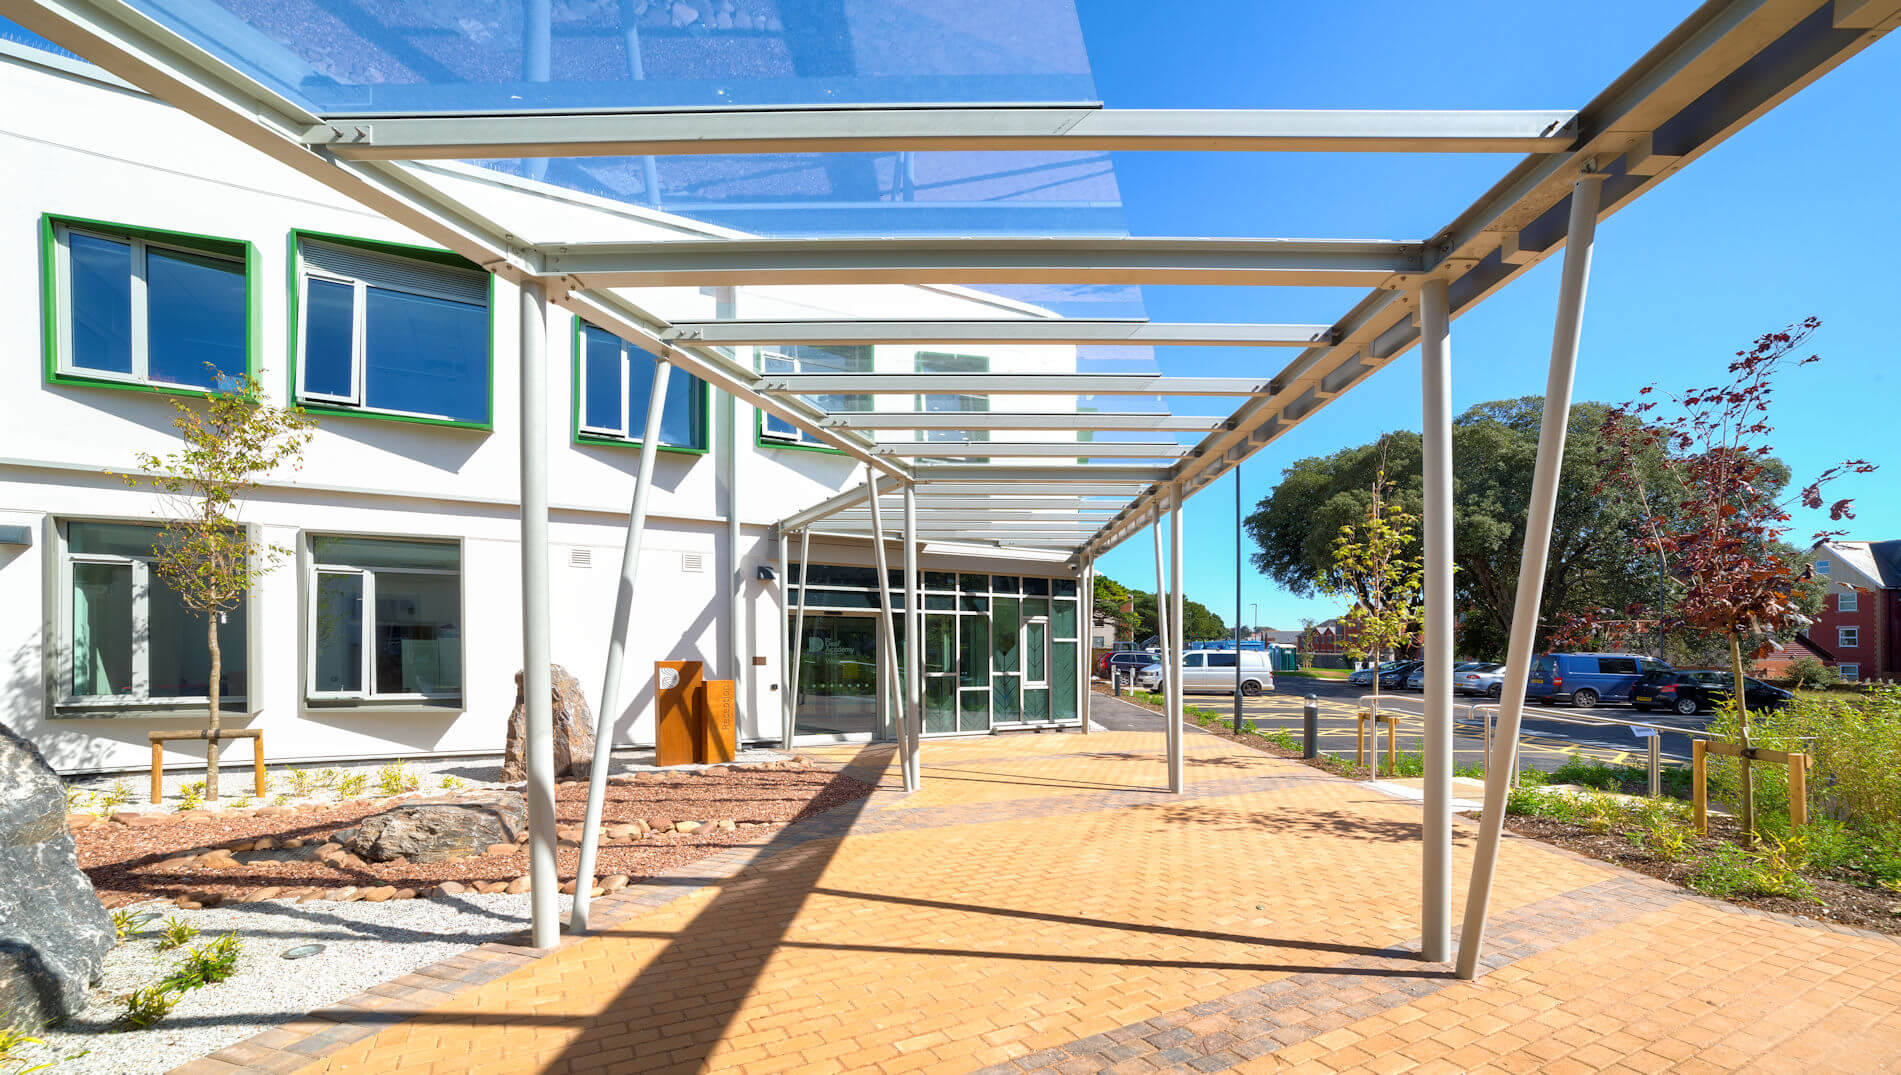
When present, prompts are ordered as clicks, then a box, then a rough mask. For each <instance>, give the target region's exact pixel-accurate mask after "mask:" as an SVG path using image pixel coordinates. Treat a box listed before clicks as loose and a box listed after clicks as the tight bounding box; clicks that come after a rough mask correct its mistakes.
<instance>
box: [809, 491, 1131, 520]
mask: <svg viewBox="0 0 1901 1075" xmlns="http://www.w3.org/2000/svg"><path fill="white" fill-rule="evenodd" d="M930 488H931V487H930V486H928V485H920V486H918V487H917V489H918V494H917V500H918V508H919V510H921V511H930V512H940V511H1000V512H1006V513H1008V512H1013V511H1067V512H1078V513H1083V514H1088V515H1113V514H1115V513H1116V512H1118V511H1120V510H1122V498H1117V499H1114V500H1096V501H1090V500H1083V499H1080V498H1076V497H1068V498H1064V497H1049V498H1047V499H1030V498H1027V497H1015V496H999V497H994V498H985V497H941V496H932V495H931V494H930V493H929V492H928V490H929V489H930ZM1134 492H1140V490H1134ZM1128 495H1129V494H1126V493H1125V494H1123V496H1124V497H1126V496H1128ZM858 510H859V509H857V508H848V509H846V511H845V512H844V514H847V515H850V514H853V513H855V512H857V511H858Z"/></svg>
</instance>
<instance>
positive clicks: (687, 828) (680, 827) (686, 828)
mask: <svg viewBox="0 0 1901 1075" xmlns="http://www.w3.org/2000/svg"><path fill="white" fill-rule="evenodd" d="M701 827H702V826H701V824H700V823H699V822H697V821H676V822H674V823H673V831H674V832H698V831H700V829H701Z"/></svg>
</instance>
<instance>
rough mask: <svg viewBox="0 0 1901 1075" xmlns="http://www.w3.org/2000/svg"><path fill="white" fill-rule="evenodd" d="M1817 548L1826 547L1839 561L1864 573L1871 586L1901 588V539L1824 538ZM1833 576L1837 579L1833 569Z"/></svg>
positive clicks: (1861, 573) (1862, 574)
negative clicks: (1850, 539) (1856, 539)
mask: <svg viewBox="0 0 1901 1075" xmlns="http://www.w3.org/2000/svg"><path fill="white" fill-rule="evenodd" d="M1816 549H1817V550H1818V551H1819V550H1822V549H1826V550H1827V551H1828V553H1829V554H1830V556H1831V557H1832V558H1833V559H1834V560H1835V561H1836V562H1837V563H1840V564H1843V565H1845V566H1847V567H1848V568H1850V569H1852V570H1853V571H1854V572H1855V573H1856V574H1859V575H1861V576H1862V577H1863V578H1864V579H1865V580H1866V581H1867V582H1869V583H1870V584H1871V586H1872V587H1879V588H1880V589H1884V590H1895V589H1901V540H1894V541H1823V542H1818V543H1817V544H1816ZM1830 578H1831V579H1833V578H1835V576H1834V574H1833V573H1832V572H1831V574H1830ZM1836 581H1840V580H1839V579H1837V580H1836Z"/></svg>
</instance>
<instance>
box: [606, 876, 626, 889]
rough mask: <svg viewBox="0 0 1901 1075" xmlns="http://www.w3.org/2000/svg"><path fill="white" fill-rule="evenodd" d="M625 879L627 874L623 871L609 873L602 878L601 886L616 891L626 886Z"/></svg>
mask: <svg viewBox="0 0 1901 1075" xmlns="http://www.w3.org/2000/svg"><path fill="white" fill-rule="evenodd" d="M627 880H628V879H627V875H626V874H624V873H616V874H610V875H609V876H607V877H605V878H603V879H602V881H601V888H603V889H605V890H606V891H608V892H618V891H620V890H621V889H623V888H626V887H627Z"/></svg>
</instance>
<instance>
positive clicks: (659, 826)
mask: <svg viewBox="0 0 1901 1075" xmlns="http://www.w3.org/2000/svg"><path fill="white" fill-rule="evenodd" d="M647 827H648V828H650V829H652V830H653V831H655V832H672V831H673V822H671V821H668V820H667V819H666V818H660V817H657V818H654V819H653V820H651V821H649V822H647Z"/></svg>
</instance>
